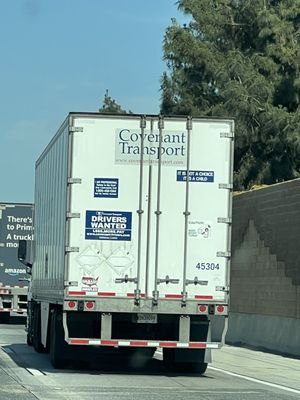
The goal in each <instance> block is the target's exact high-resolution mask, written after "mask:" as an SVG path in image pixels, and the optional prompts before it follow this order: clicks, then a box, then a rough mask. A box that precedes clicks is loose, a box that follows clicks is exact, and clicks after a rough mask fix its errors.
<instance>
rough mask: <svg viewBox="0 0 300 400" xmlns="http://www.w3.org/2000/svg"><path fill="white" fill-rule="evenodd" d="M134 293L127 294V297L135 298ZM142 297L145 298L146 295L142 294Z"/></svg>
mask: <svg viewBox="0 0 300 400" xmlns="http://www.w3.org/2000/svg"><path fill="white" fill-rule="evenodd" d="M134 296H135V295H134V293H127V297H134ZM140 297H145V293H141V294H140Z"/></svg>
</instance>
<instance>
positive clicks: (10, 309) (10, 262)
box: [0, 203, 33, 319]
mask: <svg viewBox="0 0 300 400" xmlns="http://www.w3.org/2000/svg"><path fill="white" fill-rule="evenodd" d="M32 213H33V205H32V204H28V203H0V319H7V317H8V316H13V315H18V316H24V317H26V313H27V291H28V271H27V269H26V266H24V265H23V264H21V263H20V262H19V261H18V259H17V251H18V245H19V240H26V241H29V242H30V241H31V240H32V239H33V231H32Z"/></svg>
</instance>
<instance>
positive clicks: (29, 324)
mask: <svg viewBox="0 0 300 400" xmlns="http://www.w3.org/2000/svg"><path fill="white" fill-rule="evenodd" d="M32 307H33V306H32V302H31V301H28V303H27V320H26V330H27V335H26V336H27V337H26V341H27V344H28V346H32V345H33V338H32V337H33V334H32V314H33V312H32Z"/></svg>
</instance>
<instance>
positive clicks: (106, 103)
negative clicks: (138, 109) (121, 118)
mask: <svg viewBox="0 0 300 400" xmlns="http://www.w3.org/2000/svg"><path fill="white" fill-rule="evenodd" d="M99 112H101V113H107V114H127V111H126V110H123V109H122V107H121V106H120V105H119V104H117V103H116V101H115V100H114V99H112V98H111V97H110V96H109V95H108V90H106V93H105V95H104V99H103V104H102V107H101V108H100V109H99ZM129 114H132V112H131V111H129Z"/></svg>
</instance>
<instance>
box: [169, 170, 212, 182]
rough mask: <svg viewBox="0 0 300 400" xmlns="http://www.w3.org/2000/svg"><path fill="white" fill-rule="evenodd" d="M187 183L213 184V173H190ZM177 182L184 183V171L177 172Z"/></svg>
mask: <svg viewBox="0 0 300 400" xmlns="http://www.w3.org/2000/svg"><path fill="white" fill-rule="evenodd" d="M189 177H190V178H189V182H214V177H215V174H214V171H190V173H189ZM176 180H177V182H185V181H186V170H177V179H176Z"/></svg>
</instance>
